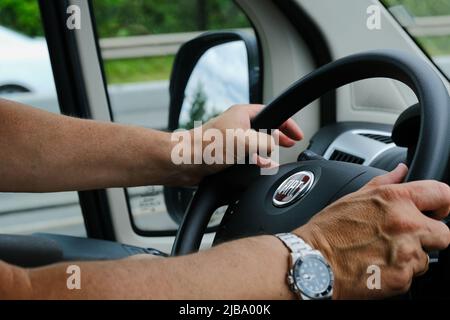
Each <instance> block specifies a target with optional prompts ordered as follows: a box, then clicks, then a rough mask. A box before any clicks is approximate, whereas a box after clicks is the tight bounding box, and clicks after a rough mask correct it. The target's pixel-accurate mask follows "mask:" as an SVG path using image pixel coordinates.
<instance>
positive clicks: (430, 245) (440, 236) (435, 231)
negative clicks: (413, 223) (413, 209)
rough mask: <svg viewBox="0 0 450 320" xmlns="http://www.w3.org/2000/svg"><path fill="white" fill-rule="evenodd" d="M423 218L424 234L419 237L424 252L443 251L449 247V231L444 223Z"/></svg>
mask: <svg viewBox="0 0 450 320" xmlns="http://www.w3.org/2000/svg"><path fill="white" fill-rule="evenodd" d="M421 216H422V217H423V224H424V226H425V228H424V229H425V232H424V233H423V234H422V235H421V236H420V243H421V244H422V248H423V249H424V250H426V251H428V252H429V251H436V250H444V249H446V248H447V247H448V246H449V245H450V229H449V228H448V227H447V225H446V224H445V223H444V222H441V221H437V220H434V219H431V218H428V217H427V216H424V215H421Z"/></svg>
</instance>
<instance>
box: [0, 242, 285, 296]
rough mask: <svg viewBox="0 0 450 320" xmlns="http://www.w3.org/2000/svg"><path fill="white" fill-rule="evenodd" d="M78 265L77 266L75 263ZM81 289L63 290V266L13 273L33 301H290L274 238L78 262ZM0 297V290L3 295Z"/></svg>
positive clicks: (281, 256)
mask: <svg viewBox="0 0 450 320" xmlns="http://www.w3.org/2000/svg"><path fill="white" fill-rule="evenodd" d="M74 264H77V263H74ZM77 265H78V266H80V268H81V289H80V290H68V289H67V287H66V281H67V277H68V276H69V275H68V274H67V273H66V268H67V264H59V265H54V266H50V267H45V268H40V269H32V270H30V271H29V272H28V273H27V272H23V271H22V272H20V270H23V269H19V271H17V273H18V274H21V275H22V277H23V278H21V280H18V282H19V283H21V284H22V285H20V286H13V287H11V291H14V290H15V289H14V288H16V287H20V288H22V290H23V292H21V293H20V294H18V293H17V292H16V293H15V294H14V292H6V296H3V297H2V296H1V295H0V299H2V298H8V297H13V298H17V297H18V296H19V298H32V299H124V298H125V299H291V298H294V296H293V295H292V293H291V292H290V291H289V289H288V286H287V284H286V271H287V270H288V251H287V249H285V248H284V246H283V245H282V244H281V242H280V241H279V240H278V239H276V238H275V237H271V236H264V237H257V238H249V239H243V240H239V241H234V242H230V243H227V244H224V245H221V246H218V247H215V248H213V249H211V250H208V251H204V252H201V253H198V254H195V255H189V256H185V257H179V258H168V259H162V258H155V259H148V258H144V259H126V260H121V261H111V262H92V263H79V264H77ZM0 292H1V291H0ZM2 293H3V294H5V290H3V292H2Z"/></svg>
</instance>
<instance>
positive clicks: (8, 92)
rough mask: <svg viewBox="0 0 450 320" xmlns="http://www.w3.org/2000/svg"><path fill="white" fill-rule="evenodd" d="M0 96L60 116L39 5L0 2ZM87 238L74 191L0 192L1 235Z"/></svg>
mask: <svg viewBox="0 0 450 320" xmlns="http://www.w3.org/2000/svg"><path fill="white" fill-rule="evenodd" d="M0 97H1V98H4V99H9V100H14V101H17V102H21V103H25V104H28V105H31V106H34V107H36V108H41V109H44V110H47V111H50V112H55V113H59V105H58V99H57V96H56V89H55V83H54V81H53V74H52V68H51V65H50V57H49V54H48V50H47V43H46V40H45V38H44V35H43V30H42V22H41V20H40V14H39V6H38V2H37V0H27V1H2V2H0ZM36 232H45V233H57V234H66V235H74V236H86V230H85V227H84V221H83V216H82V214H81V209H80V205H79V202H78V195H77V193H76V192H61V193H46V194H29V193H0V233H3V234H32V233H36Z"/></svg>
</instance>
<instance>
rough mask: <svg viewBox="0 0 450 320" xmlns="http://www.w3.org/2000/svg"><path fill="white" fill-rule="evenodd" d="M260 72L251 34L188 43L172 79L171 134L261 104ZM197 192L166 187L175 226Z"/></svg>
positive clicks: (221, 34)
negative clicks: (236, 106) (242, 106)
mask: <svg viewBox="0 0 450 320" xmlns="http://www.w3.org/2000/svg"><path fill="white" fill-rule="evenodd" d="M261 73H262V67H261V58H260V53H259V45H258V40H257V38H256V36H255V35H254V33H252V32H251V31H248V32H247V31H221V32H207V33H204V34H202V35H201V36H199V37H197V38H195V39H193V40H191V41H189V42H187V43H185V44H184V45H183V46H182V47H181V48H180V50H179V51H178V53H177V56H176V58H175V62H174V66H173V70H172V76H171V79H170V88H169V90H170V107H169V125H168V129H169V131H174V130H176V129H179V128H184V129H192V128H193V127H194V122H195V121H202V122H203V123H204V122H206V121H208V120H209V119H211V118H213V117H215V116H217V115H219V114H221V113H222V112H224V111H225V110H226V109H228V108H229V107H231V106H232V105H234V104H248V103H252V104H253V103H262V76H261ZM194 192H195V188H173V187H165V188H164V198H165V202H166V207H167V210H168V212H169V214H170V216H171V217H172V219H173V220H174V221H175V222H177V223H180V222H181V220H182V218H183V216H184V212H185V210H186V207H187V205H188V203H189V201H190V200H191V198H192V196H193V194H194ZM213 220H214V217H213ZM211 224H214V221H211Z"/></svg>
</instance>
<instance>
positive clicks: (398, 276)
mask: <svg viewBox="0 0 450 320" xmlns="http://www.w3.org/2000/svg"><path fill="white" fill-rule="evenodd" d="M412 277H413V273H412V271H411V269H410V268H401V269H399V270H397V271H396V272H395V273H394V274H393V275H392V276H391V277H390V279H389V281H388V286H389V289H390V290H392V291H395V292H401V293H405V292H407V291H408V290H409V288H410V287H411V282H412Z"/></svg>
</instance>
